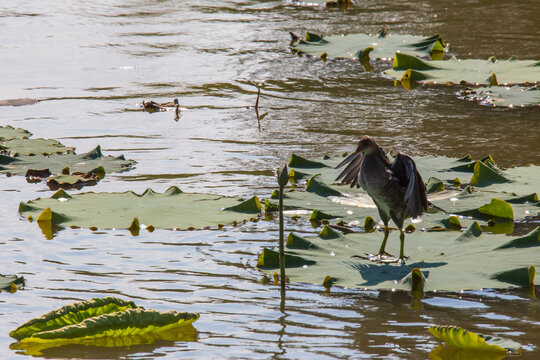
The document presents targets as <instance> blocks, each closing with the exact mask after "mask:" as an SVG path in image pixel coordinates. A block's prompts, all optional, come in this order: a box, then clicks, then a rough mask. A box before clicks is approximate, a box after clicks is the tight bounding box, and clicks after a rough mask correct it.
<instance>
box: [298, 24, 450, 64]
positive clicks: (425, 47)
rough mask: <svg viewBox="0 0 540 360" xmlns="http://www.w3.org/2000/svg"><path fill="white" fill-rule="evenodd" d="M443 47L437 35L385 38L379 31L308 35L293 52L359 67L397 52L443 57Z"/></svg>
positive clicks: (389, 56)
mask: <svg viewBox="0 0 540 360" xmlns="http://www.w3.org/2000/svg"><path fill="white" fill-rule="evenodd" d="M445 47H446V44H445V43H444V41H443V40H442V38H441V37H440V36H439V35H434V36H431V37H424V36H416V35H400V34H388V33H386V31H384V29H383V30H381V31H379V32H378V33H377V34H344V35H329V36H321V35H317V34H313V33H309V32H308V33H307V34H306V37H305V40H302V39H298V41H297V42H295V43H293V45H292V49H293V50H294V51H297V52H299V53H302V54H307V55H313V56H317V57H320V56H321V55H323V54H325V55H324V56H323V57H324V58H347V59H356V60H359V61H361V62H362V63H364V62H366V61H369V59H370V57H371V58H372V59H387V60H390V59H392V58H393V57H394V54H395V53H396V52H398V51H407V52H410V53H411V54H414V55H417V56H431V55H432V54H434V53H440V54H442V53H443V52H444V50H445Z"/></svg>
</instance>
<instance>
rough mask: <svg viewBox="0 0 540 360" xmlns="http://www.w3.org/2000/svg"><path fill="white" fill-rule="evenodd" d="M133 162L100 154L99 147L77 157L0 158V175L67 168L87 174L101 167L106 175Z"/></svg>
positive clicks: (66, 155)
mask: <svg viewBox="0 0 540 360" xmlns="http://www.w3.org/2000/svg"><path fill="white" fill-rule="evenodd" d="M134 164H135V161H133V160H126V159H125V158H124V156H122V155H120V156H116V157H115V156H110V155H108V156H105V155H103V154H102V153H101V147H100V146H97V147H96V148H95V149H93V150H91V151H89V152H87V153H85V154H80V155H77V154H75V153H70V154H51V155H48V156H45V155H42V154H39V155H35V156H26V155H20V156H0V173H1V172H9V173H12V174H15V175H25V174H26V172H27V171H28V170H29V169H49V171H50V172H51V173H52V174H60V173H61V172H62V170H63V169H65V168H66V167H69V168H70V169H71V170H72V171H76V172H82V173H87V172H89V171H91V170H94V169H96V168H98V167H100V166H102V167H103V168H104V169H105V171H106V172H107V173H112V172H119V171H126V170H129V169H130V168H131V167H132V166H133V165H134Z"/></svg>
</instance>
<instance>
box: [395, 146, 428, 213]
mask: <svg viewBox="0 0 540 360" xmlns="http://www.w3.org/2000/svg"><path fill="white" fill-rule="evenodd" d="M390 169H391V170H392V174H393V176H394V177H395V178H397V181H398V182H399V185H400V186H402V187H403V188H405V197H404V200H405V202H406V203H407V210H408V212H409V214H410V216H411V217H413V218H416V217H418V216H420V215H422V213H423V212H424V211H426V210H427V208H428V199H427V194H426V185H425V184H424V180H422V176H421V175H420V173H419V172H418V170H417V169H416V164H415V163H414V160H413V159H412V158H411V157H410V156H409V155H406V154H402V153H398V154H397V155H396V157H395V159H394V162H393V163H392V165H391V166H390Z"/></svg>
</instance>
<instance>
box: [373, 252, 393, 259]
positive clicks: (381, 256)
mask: <svg viewBox="0 0 540 360" xmlns="http://www.w3.org/2000/svg"><path fill="white" fill-rule="evenodd" d="M377 256H378V257H380V258H389V257H390V258H395V256H394V255H392V254H389V253H387V252H386V251H381V252H380V253H378V254H377Z"/></svg>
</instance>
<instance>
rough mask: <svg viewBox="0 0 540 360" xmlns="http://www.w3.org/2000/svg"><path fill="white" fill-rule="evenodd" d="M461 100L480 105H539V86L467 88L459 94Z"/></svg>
mask: <svg viewBox="0 0 540 360" xmlns="http://www.w3.org/2000/svg"><path fill="white" fill-rule="evenodd" d="M459 95H460V97H461V98H463V99H466V100H472V101H479V102H480V104H482V105H489V106H505V107H524V106H539V105H540V86H538V85H535V86H518V85H516V86H512V87H508V86H491V87H479V88H468V89H464V90H461V91H460V92H459Z"/></svg>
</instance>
